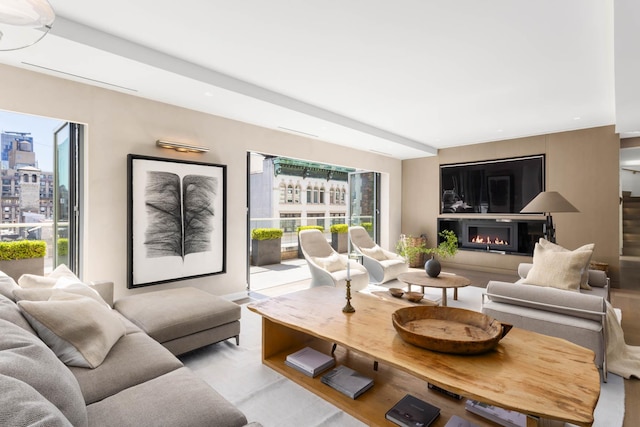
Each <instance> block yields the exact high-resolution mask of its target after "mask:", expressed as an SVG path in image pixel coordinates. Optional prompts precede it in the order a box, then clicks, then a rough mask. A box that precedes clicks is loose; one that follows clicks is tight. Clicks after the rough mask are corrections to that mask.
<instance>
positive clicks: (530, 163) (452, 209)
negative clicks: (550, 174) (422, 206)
mask: <svg viewBox="0 0 640 427" xmlns="http://www.w3.org/2000/svg"><path fill="white" fill-rule="evenodd" d="M544 163H545V158H544V155H543V154H540V155H535V156H528V157H518V158H511V159H500V160H490V161H482V162H473V163H457V164H447V165H440V213H442V214H448V213H477V214H517V213H520V211H521V210H522V208H524V207H525V206H526V205H527V203H529V202H530V201H531V200H532V199H533V198H534V197H535V196H537V195H538V193H540V192H541V191H544V188H545V182H544V176H545V173H544V167H545V165H544Z"/></svg>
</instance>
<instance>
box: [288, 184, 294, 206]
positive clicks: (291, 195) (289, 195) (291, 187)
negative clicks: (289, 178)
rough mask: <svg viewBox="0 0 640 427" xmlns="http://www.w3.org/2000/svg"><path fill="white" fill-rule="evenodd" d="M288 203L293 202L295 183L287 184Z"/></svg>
mask: <svg viewBox="0 0 640 427" xmlns="http://www.w3.org/2000/svg"><path fill="white" fill-rule="evenodd" d="M287 203H293V185H291V184H289V185H287Z"/></svg>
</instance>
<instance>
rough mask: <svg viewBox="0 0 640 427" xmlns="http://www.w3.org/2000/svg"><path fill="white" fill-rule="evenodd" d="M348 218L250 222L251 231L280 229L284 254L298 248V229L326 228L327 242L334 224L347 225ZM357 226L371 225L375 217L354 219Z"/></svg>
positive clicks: (329, 217) (267, 219) (252, 219)
mask: <svg viewBox="0 0 640 427" xmlns="http://www.w3.org/2000/svg"><path fill="white" fill-rule="evenodd" d="M346 221H347V218H346V217H344V216H323V217H305V218H251V219H250V221H249V227H250V230H253V229H254V228H280V229H282V230H283V231H284V232H283V234H282V243H281V245H282V246H281V248H282V252H287V251H290V250H295V249H296V248H297V247H298V227H300V226H306V225H319V226H322V227H323V228H324V231H323V234H324V235H325V237H326V239H327V240H330V239H331V226H332V225H334V224H345V223H346ZM352 221H353V223H352V224H351V225H352V226H355V225H363V224H364V225H366V224H367V223H369V224H371V223H372V221H373V217H371V216H359V217H352Z"/></svg>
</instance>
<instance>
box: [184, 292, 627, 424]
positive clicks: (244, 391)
mask: <svg viewBox="0 0 640 427" xmlns="http://www.w3.org/2000/svg"><path fill="white" fill-rule="evenodd" d="M388 286H389V287H393V284H389V285H388ZM383 289H386V288H381V287H373V286H372V287H370V288H369V289H368V290H369V291H375V290H383ZM425 291H426V292H425V297H426V298H429V299H436V300H439V299H440V296H441V291H440V290H437V289H433V290H429V289H425ZM430 291H431V292H430ZM482 291H483V289H481V288H476V287H472V286H470V287H466V288H462V289H459V290H458V298H459V299H458V301H454V300H453V297H452V295H451V293H450V294H449V298H448V305H449V306H451V307H461V308H469V309H475V310H479V309H480V303H481V294H482ZM449 292H451V291H449ZM241 324H242V331H241V334H240V346H236V345H235V344H234V343H233V340H230V341H228V342H223V343H219V344H214V345H211V346H208V347H205V348H202V349H200V350H196V351H194V352H191V353H189V354H187V355H184V356H182V357H181V360H182V361H183V362H184V364H185V365H186V366H187V367H189V368H191V369H192V370H193V371H194V372H195V373H196V374H197V375H199V376H200V377H201V378H202V379H204V380H205V381H206V382H207V383H209V384H210V385H211V386H212V387H213V388H214V389H215V390H217V391H218V392H219V393H220V394H221V395H223V396H224V397H225V398H226V399H228V400H229V401H231V402H232V403H233V404H234V405H236V406H237V407H238V408H239V409H240V410H241V411H242V412H244V413H245V415H246V416H247V419H248V420H249V421H258V422H260V423H261V424H262V425H263V426H264V427H289V426H291V427H301V426H304V427H307V426H309V427H311V426H344V427H350V426H364V425H365V424H363V423H361V422H360V421H358V420H356V419H355V418H353V417H351V416H350V415H348V414H346V413H344V412H343V411H341V410H340V409H338V408H337V407H335V406H334V405H332V404H330V403H327V402H326V401H324V400H323V399H321V398H319V397H317V396H316V395H315V394H313V393H312V392H310V391H307V390H306V389H304V388H302V387H301V386H299V385H297V384H296V383H294V382H293V381H290V380H288V379H286V378H285V377H283V376H282V375H280V374H278V373H276V372H275V371H273V370H271V369H270V368H267V367H266V366H264V365H263V364H262V361H261V340H262V334H261V317H260V316H259V315H257V314H255V313H253V312H251V311H249V310H248V309H247V308H246V306H245V305H243V306H242V320H241ZM623 418H624V380H623V379H622V378H621V377H619V376H617V375H613V374H609V381H608V382H607V383H606V384H605V383H603V384H602V389H601V393H600V400H599V401H598V406H597V407H596V411H595V423H594V424H593V425H594V427H621V426H622V422H623Z"/></svg>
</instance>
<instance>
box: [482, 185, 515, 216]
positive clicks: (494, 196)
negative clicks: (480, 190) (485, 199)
mask: <svg viewBox="0 0 640 427" xmlns="http://www.w3.org/2000/svg"><path fill="white" fill-rule="evenodd" d="M487 182H488V186H487V187H488V193H489V212H490V213H510V212H512V211H513V201H512V199H511V191H512V188H511V177H510V176H490V177H489V178H487Z"/></svg>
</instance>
